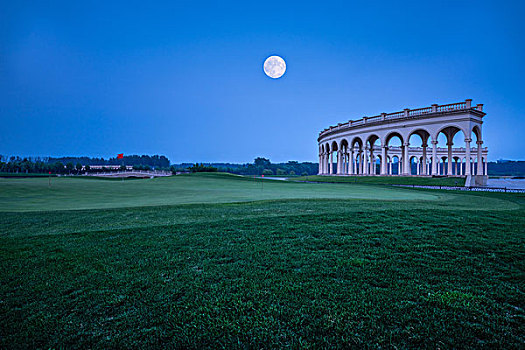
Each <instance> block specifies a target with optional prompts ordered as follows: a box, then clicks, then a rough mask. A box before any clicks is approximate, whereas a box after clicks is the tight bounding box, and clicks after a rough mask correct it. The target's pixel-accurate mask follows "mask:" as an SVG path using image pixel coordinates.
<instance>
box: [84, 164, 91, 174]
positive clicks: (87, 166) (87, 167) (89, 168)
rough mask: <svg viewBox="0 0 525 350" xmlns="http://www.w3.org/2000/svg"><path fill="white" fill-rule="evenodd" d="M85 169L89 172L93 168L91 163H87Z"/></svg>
mask: <svg viewBox="0 0 525 350" xmlns="http://www.w3.org/2000/svg"><path fill="white" fill-rule="evenodd" d="M85 169H86V171H87V172H88V173H89V171H90V170H91V167H90V166H89V165H86V167H85Z"/></svg>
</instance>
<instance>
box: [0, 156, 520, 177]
mask: <svg viewBox="0 0 525 350" xmlns="http://www.w3.org/2000/svg"><path fill="white" fill-rule="evenodd" d="M91 165H118V166H120V167H119V168H118V169H116V170H123V169H125V166H126V165H127V166H133V169H137V170H151V169H157V170H169V171H172V172H174V173H175V172H180V171H182V172H214V171H221V172H228V173H232V174H239V175H277V176H294V175H301V176H306V175H314V174H317V172H318V169H319V165H318V163H311V162H297V161H289V162H286V163H272V162H271V161H270V160H269V159H267V158H263V157H257V158H255V160H254V161H253V163H245V164H236V163H182V164H172V165H170V161H169V159H168V158H166V157H165V156H160V155H154V156H149V155H141V156H139V155H131V156H124V158H123V159H117V157H115V158H109V159H107V160H106V159H104V158H91V157H60V158H53V157H43V158H40V157H31V158H21V157H18V156H11V157H6V156H1V155H0V172H1V173H22V174H23V173H26V174H29V173H33V174H38V173H40V174H47V173H52V174H81V173H84V172H99V171H111V170H112V169H109V168H107V169H91V168H90V166H91ZM488 172H489V175H492V176H498V175H500V176H502V175H507V176H525V161H497V162H489V163H488Z"/></svg>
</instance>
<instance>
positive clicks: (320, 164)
mask: <svg viewBox="0 0 525 350" xmlns="http://www.w3.org/2000/svg"><path fill="white" fill-rule="evenodd" d="M322 158H323V155H322V153H321V152H319V170H318V171H317V174H322V169H321V166H322V164H323V162H322V161H321V159H322Z"/></svg>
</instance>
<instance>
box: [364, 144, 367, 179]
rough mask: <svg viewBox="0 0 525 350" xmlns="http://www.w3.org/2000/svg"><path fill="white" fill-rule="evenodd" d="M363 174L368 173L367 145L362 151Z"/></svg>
mask: <svg viewBox="0 0 525 350" xmlns="http://www.w3.org/2000/svg"><path fill="white" fill-rule="evenodd" d="M363 174H364V175H368V147H365V151H364V152H363Z"/></svg>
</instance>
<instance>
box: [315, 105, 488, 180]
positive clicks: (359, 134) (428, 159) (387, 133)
mask: <svg viewBox="0 0 525 350" xmlns="http://www.w3.org/2000/svg"><path fill="white" fill-rule="evenodd" d="M484 116H485V113H484V112H483V105H482V104H478V105H476V106H473V104H472V100H470V99H468V100H465V101H464V102H458V103H451V104H446V105H437V104H434V105H432V106H430V107H424V108H417V109H408V108H407V109H404V110H403V111H399V112H394V113H381V114H380V115H377V116H373V117H364V118H362V119H359V120H350V121H348V122H346V123H339V124H338V125H336V126H330V127H329V128H327V129H324V130H323V131H321V132H320V133H319V137H318V139H317V141H318V146H319V174H320V175H384V176H387V175H404V176H409V175H414V176H431V175H447V176H469V175H478V176H483V175H487V155H488V149H487V148H486V147H485V148H483V147H482V145H483V137H482V125H483V117H484ZM458 133H460V135H461V136H462V137H461V139H462V140H464V141H463V142H464V144H460V145H457V146H459V147H453V146H454V144H453V139H454V137H455V136H456V134H458ZM440 134H444V136H445V138H446V140H447V142H446V146H447V147H438V136H439V135H440ZM413 135H418V136H419V138H420V139H421V141H422V143H421V146H420V147H410V143H409V141H410V140H411V137H412V136H413ZM473 137H475V139H476V141H475V147H472V146H473V145H472V143H473ZM393 138H398V139H399V140H400V143H401V145H400V146H398V147H394V146H391V145H389V144H390V143H391V140H392V139H393Z"/></svg>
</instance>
